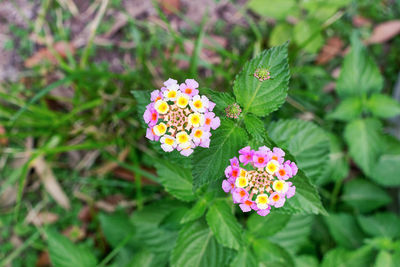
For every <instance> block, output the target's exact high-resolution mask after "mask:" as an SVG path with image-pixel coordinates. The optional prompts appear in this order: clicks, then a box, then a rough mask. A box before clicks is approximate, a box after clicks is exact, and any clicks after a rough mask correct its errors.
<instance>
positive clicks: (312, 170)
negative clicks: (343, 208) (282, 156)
mask: <svg viewBox="0 0 400 267" xmlns="http://www.w3.org/2000/svg"><path fill="white" fill-rule="evenodd" d="M268 132H269V135H270V137H271V138H272V140H273V141H274V142H275V143H277V145H278V146H280V147H282V148H284V149H287V150H288V151H289V152H290V154H292V155H293V156H294V157H295V158H296V164H297V165H298V166H299V168H301V169H302V170H303V171H304V172H305V174H306V175H307V176H308V177H309V178H310V179H311V181H313V182H314V183H315V182H316V181H318V179H319V178H320V177H321V173H322V171H323V170H324V169H325V166H326V164H327V162H328V154H329V143H328V142H329V139H328V136H327V134H326V133H325V131H324V130H323V129H322V128H320V127H318V126H317V125H315V124H313V123H312V122H309V121H302V120H295V119H292V120H279V121H277V122H275V123H272V124H270V126H269V127H268Z"/></svg>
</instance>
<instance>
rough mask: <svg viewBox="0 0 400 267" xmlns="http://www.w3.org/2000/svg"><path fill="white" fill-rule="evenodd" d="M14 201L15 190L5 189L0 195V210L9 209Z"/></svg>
mask: <svg viewBox="0 0 400 267" xmlns="http://www.w3.org/2000/svg"><path fill="white" fill-rule="evenodd" d="M1 186H4V185H1ZM16 200H17V188H16V187H13V186H9V187H7V188H6V189H4V190H3V192H2V193H1V195H0V208H6V207H11V206H12V205H13V204H14V203H15V201H16Z"/></svg>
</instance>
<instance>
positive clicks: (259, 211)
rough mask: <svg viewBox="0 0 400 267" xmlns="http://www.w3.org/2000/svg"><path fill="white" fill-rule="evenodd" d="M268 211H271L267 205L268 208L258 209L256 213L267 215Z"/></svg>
mask: <svg viewBox="0 0 400 267" xmlns="http://www.w3.org/2000/svg"><path fill="white" fill-rule="evenodd" d="M270 211H271V207H268V208H266V209H263V210H261V209H259V210H258V211H257V214H258V215H260V216H267V215H268V214H269V212H270Z"/></svg>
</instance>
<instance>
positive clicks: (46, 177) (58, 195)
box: [32, 156, 70, 210]
mask: <svg viewBox="0 0 400 267" xmlns="http://www.w3.org/2000/svg"><path fill="white" fill-rule="evenodd" d="M32 167H33V168H34V169H35V172H36V173H37V175H38V176H39V178H40V180H41V182H42V183H43V185H44V187H45V188H46V191H47V192H48V193H49V194H50V195H51V196H52V197H53V198H54V200H55V201H56V202H57V204H59V205H60V206H61V207H63V208H64V209H67V210H68V209H69V208H70V202H69V199H68V197H67V195H66V194H65V193H64V191H63V189H62V188H61V186H60V184H59V183H58V181H57V179H56V177H55V176H54V173H53V171H52V170H51V168H50V167H49V166H48V165H47V163H46V161H45V160H44V158H43V156H40V157H38V158H37V159H36V160H35V161H34V162H33V164H32Z"/></svg>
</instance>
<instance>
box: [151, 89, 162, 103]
mask: <svg viewBox="0 0 400 267" xmlns="http://www.w3.org/2000/svg"><path fill="white" fill-rule="evenodd" d="M164 88H165V87H164ZM162 98H163V93H162V92H161V91H160V90H154V91H153V92H151V94H150V100H151V101H152V102H154V103H155V102H157V101H158V100H160V99H162Z"/></svg>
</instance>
